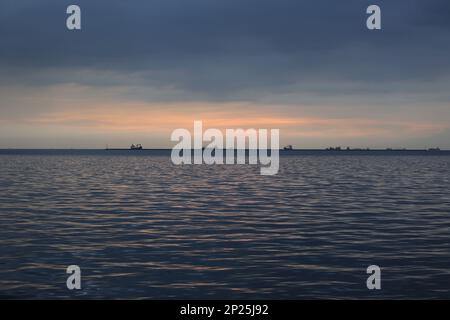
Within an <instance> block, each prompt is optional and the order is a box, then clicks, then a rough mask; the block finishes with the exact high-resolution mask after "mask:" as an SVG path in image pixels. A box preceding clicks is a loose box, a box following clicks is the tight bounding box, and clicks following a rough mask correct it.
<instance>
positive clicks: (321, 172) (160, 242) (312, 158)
mask: <svg viewBox="0 0 450 320" xmlns="http://www.w3.org/2000/svg"><path fill="white" fill-rule="evenodd" d="M449 169H450V156H448V155H442V156H426V155H376V156H375V155H364V154H355V155H348V154H341V155H339V154H330V155H324V154H322V153H321V154H314V153H308V154H291V155H282V157H281V160H280V172H279V174H278V175H277V176H261V175H260V174H259V169H258V168H257V167H256V166H245V165H244V166H243V165H239V166H238V165H235V166H230V165H224V166H174V165H172V164H171V162H170V159H169V156H168V154H165V153H164V152H153V153H152V152H147V153H142V154H135V153H130V152H125V153H123V152H109V153H108V152H107V151H95V152H94V151H91V152H82V151H72V152H61V153H58V152H52V151H48V152H37V151H36V152H27V153H24V154H17V153H14V152H10V153H8V152H3V153H2V154H1V155H0V173H1V176H0V225H1V229H0V243H1V247H0V297H2V298H58V297H63V298H65V297H78V298H80V297H81V298H118V297H121V298H279V299H282V298H287V299H295V298H333V297H337V298H344V297H349V298H357V297H358V298H379V297H394V298H400V297H409V298H415V297H423V298H438V297H440V298H448V297H449V294H450V270H449V267H450V247H449V244H450V192H449V187H448V185H449V180H450V171H449ZM71 264H77V265H79V266H80V267H81V269H82V286H83V289H82V290H81V291H78V292H73V291H68V290H67V289H66V287H65V282H66V276H67V275H66V273H65V268H66V267H67V266H68V265H71ZM371 264H377V265H379V266H381V268H382V290H381V291H369V290H367V288H366V278H367V274H366V268H367V266H369V265H371Z"/></svg>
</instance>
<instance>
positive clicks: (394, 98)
mask: <svg viewBox="0 0 450 320" xmlns="http://www.w3.org/2000/svg"><path fill="white" fill-rule="evenodd" d="M70 4H77V5H79V6H80V7H81V10H82V30H80V31H69V30H67V28H66V18H67V14H66V8H67V6H68V5H70ZM371 4H377V5H379V6H380V7H381V10H382V30H377V31H369V30H368V29H367V28H366V18H367V16H368V15H367V14H366V13H365V11H366V8H367V7H368V6H369V5H371ZM449 40H450V2H449V1H448V0H420V1H419V0H389V1H384V0H371V1H366V0H345V1H334V0H314V1H313V0H308V1H306V0H142V1H141V0H131V1H123V0H120V1H115V0H109V1H105V0H103V1H96V0H72V1H65V0H53V1H49V0H39V1H36V0H2V1H1V2H0V148H8V147H17V148H33V147H36V148H45V147H50V148H57V147H64V148H103V147H104V146H105V145H106V144H108V145H109V146H117V147H127V146H128V145H130V144H131V143H142V144H143V145H144V147H148V148H150V147H171V146H172V145H173V144H172V143H171V142H170V140H169V139H170V133H171V131H172V130H174V129H176V128H180V127H187V128H188V129H190V128H191V127H192V122H193V120H204V122H205V125H206V126H208V127H213V126H214V127H219V128H226V127H243V128H249V127H253V128H280V130H281V143H282V144H293V145H294V146H295V147H297V148H322V147H327V146H334V145H342V146H347V145H348V146H352V147H383V148H384V147H410V148H423V147H435V146H440V147H441V148H450V59H449V56H450V41H449Z"/></svg>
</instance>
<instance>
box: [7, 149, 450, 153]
mask: <svg viewBox="0 0 450 320" xmlns="http://www.w3.org/2000/svg"><path fill="white" fill-rule="evenodd" d="M8 150H10V151H21V150H24V151H26V150H28V151H33V150H36V151H47V150H49V151H59V150H60V151H70V150H72V151H84V150H86V151H130V152H136V153H138V152H140V151H171V150H172V149H171V148H148V149H146V148H144V149H139V150H133V149H129V148H0V151H8ZM202 150H203V149H202ZM222 150H223V151H226V150H228V149H222ZM233 150H238V149H233ZM245 150H246V151H248V150H249V149H245ZM279 151H283V152H286V153H289V152H295V151H314V152H316V151H321V152H336V153H339V152H341V153H345V152H436V153H438V152H450V149H440V150H436V149H394V148H392V149H362V148H361V149H358V148H355V149H291V150H284V149H279Z"/></svg>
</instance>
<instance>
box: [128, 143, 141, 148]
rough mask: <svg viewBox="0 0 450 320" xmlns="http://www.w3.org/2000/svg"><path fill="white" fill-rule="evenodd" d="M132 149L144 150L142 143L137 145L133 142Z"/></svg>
mask: <svg viewBox="0 0 450 320" xmlns="http://www.w3.org/2000/svg"><path fill="white" fill-rule="evenodd" d="M130 150H142V145H141V144H140V143H138V144H137V145H134V144H132V145H131V147H130Z"/></svg>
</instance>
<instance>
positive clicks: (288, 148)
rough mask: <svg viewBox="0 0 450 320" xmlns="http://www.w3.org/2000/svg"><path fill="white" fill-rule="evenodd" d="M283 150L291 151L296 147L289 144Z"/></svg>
mask: <svg viewBox="0 0 450 320" xmlns="http://www.w3.org/2000/svg"><path fill="white" fill-rule="evenodd" d="M283 150H286V151H291V150H294V149H293V148H292V145H290V144H289V145H287V146H286V147H284V148H283Z"/></svg>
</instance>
